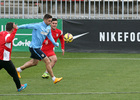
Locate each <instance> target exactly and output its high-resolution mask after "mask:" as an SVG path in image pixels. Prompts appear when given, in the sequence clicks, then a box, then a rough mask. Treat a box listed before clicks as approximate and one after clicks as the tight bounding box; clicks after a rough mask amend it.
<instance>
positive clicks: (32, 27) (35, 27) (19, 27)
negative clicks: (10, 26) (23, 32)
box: [18, 24, 37, 29]
mask: <svg viewBox="0 0 140 100" xmlns="http://www.w3.org/2000/svg"><path fill="white" fill-rule="evenodd" d="M18 29H37V25H36V24H23V25H19V26H18Z"/></svg>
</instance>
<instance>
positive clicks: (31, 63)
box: [16, 59, 39, 78]
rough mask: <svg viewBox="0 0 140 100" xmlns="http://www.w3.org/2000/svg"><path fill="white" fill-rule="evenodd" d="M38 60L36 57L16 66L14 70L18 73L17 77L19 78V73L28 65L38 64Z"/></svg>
mask: <svg viewBox="0 0 140 100" xmlns="http://www.w3.org/2000/svg"><path fill="white" fill-rule="evenodd" d="M38 61H39V60H37V59H31V60H29V61H27V62H26V63H25V64H24V65H22V66H20V67H18V68H17V69H16V70H17V74H18V77H19V78H21V75H20V73H21V72H22V71H23V70H24V69H26V68H29V67H32V66H36V65H37V64H38Z"/></svg>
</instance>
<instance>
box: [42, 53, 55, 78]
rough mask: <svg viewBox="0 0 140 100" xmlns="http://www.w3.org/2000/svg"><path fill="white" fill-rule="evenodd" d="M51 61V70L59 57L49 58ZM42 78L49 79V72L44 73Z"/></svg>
mask: <svg viewBox="0 0 140 100" xmlns="http://www.w3.org/2000/svg"><path fill="white" fill-rule="evenodd" d="M49 59H50V60H51V63H50V64H51V68H53V67H54V65H55V63H56V62H57V56H56V55H52V56H50V57H49ZM42 78H47V79H48V78H49V74H48V70H47V69H46V71H45V72H44V74H43V75H42Z"/></svg>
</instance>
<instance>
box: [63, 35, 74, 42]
mask: <svg viewBox="0 0 140 100" xmlns="http://www.w3.org/2000/svg"><path fill="white" fill-rule="evenodd" d="M64 40H65V41H66V42H67V43H68V42H72V41H73V35H72V34H71V33H66V34H65V35H64Z"/></svg>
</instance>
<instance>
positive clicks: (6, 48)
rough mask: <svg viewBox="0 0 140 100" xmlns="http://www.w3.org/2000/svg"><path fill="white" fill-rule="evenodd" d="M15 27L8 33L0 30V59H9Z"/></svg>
mask: <svg viewBox="0 0 140 100" xmlns="http://www.w3.org/2000/svg"><path fill="white" fill-rule="evenodd" d="M16 32H17V29H14V31H13V32H12V33H11V34H10V33H8V32H6V31H2V32H0V60H3V61H9V60H11V51H12V46H13V43H12V41H13V39H14V37H15V34H16Z"/></svg>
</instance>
